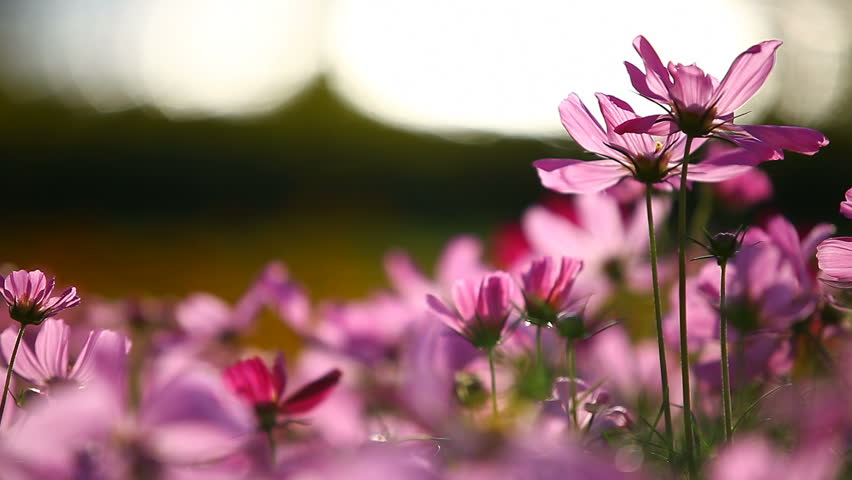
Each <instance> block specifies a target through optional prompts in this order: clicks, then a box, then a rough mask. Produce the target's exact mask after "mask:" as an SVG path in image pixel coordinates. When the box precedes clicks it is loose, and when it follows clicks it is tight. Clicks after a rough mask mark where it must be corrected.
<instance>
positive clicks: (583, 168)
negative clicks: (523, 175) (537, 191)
mask: <svg viewBox="0 0 852 480" xmlns="http://www.w3.org/2000/svg"><path fill="white" fill-rule="evenodd" d="M533 166H535V167H536V169H537V170H538V177H539V178H540V179H541V184H542V185H544V187H545V188H549V189H551V190H554V191H557V192H559V193H597V192H600V191H602V190H605V189H607V188H609V187H611V186H613V185H615V184H616V183H618V182H619V181H620V180H621V179H622V178H624V177H628V176H630V175H631V174H630V172H629V171H628V170H627V169H626V168H625V167H623V166H622V165H620V164H619V163H618V162H616V161H614V160H598V161H583V160H561V159H555V158H549V159H543V160H536V161H535V162H533Z"/></svg>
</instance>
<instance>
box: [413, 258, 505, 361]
mask: <svg viewBox="0 0 852 480" xmlns="http://www.w3.org/2000/svg"><path fill="white" fill-rule="evenodd" d="M515 288H516V287H515V284H514V282H513V281H512V277H511V276H509V274H508V273H506V272H501V271H497V272H494V273H490V274H488V275H486V276H485V277H484V278H483V279H482V280H481V281H480V282H475V281H473V280H470V279H460V280H458V281H456V283H455V285H453V291H452V298H453V304H454V305H455V308H454V309H453V308H449V307H447V306H446V305H445V304H444V303H443V302H442V301H441V300H438V298H437V297H435V296H434V295H428V296H427V302H428V303H429V306H430V307H431V309H432V311H434V312H435V313H436V314H438V316H439V317H440V318H441V320H443V321H444V323H445V324H447V326H449V327H450V328H452V329H453V330H455V331H456V332H458V333H460V334H461V335H462V336H463V337H465V338H467V339H468V340H469V341H470V342H471V343H472V344H473V345H474V346H476V347H477V348H480V349H483V350H488V349H491V348H494V347H495V346H496V345H497V344H498V343H499V342H500V340H501V339H502V338H503V336H504V334H505V333H506V327H507V324H508V319H509V316H510V315H511V313H512V309H513V308H514V306H513V304H512V303H513V296H515V295H514V294H515V293H516V290H515Z"/></svg>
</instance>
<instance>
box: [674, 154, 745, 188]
mask: <svg viewBox="0 0 852 480" xmlns="http://www.w3.org/2000/svg"><path fill="white" fill-rule="evenodd" d="M757 163H759V162H758V159H757V158H756V157H755V156H754V154H753V153H752V152H749V151H747V150H745V149H741V148H740V149H736V150H730V151H727V152H725V153H722V154H720V155H716V156H714V157H712V158H710V159H707V160H704V161H703V162H701V163H699V164H696V165H690V166H689V170H688V171H687V172H686V176H687V179H688V180H690V181H694V182H721V181H723V180H728V179H730V178H734V177H738V176H740V175H742V174H744V173H746V172H748V171H749V170H751V169H752V168H753V167H754V165H756V164H757Z"/></svg>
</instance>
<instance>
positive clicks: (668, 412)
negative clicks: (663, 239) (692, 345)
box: [645, 185, 674, 455]
mask: <svg viewBox="0 0 852 480" xmlns="http://www.w3.org/2000/svg"><path fill="white" fill-rule="evenodd" d="M645 206H646V207H647V210H648V240H649V243H650V248H651V278H652V280H653V283H654V315H655V317H654V319H655V320H656V326H657V346H658V347H659V351H660V381H661V382H662V386H663V405H662V406H663V416H664V419H665V425H666V444H667V446H668V448H669V455H671V454H672V453H673V452H674V445H673V444H672V439H673V434H672V407H671V404H670V403H669V372H668V364H667V362H666V346H665V343H664V341H663V309H662V308H663V307H662V302H661V301H660V278H659V273H658V272H657V234H656V231H655V227H654V210H653V208H651V185H646V186H645Z"/></svg>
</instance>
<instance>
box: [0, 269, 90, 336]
mask: <svg viewBox="0 0 852 480" xmlns="http://www.w3.org/2000/svg"><path fill="white" fill-rule="evenodd" d="M0 281H2V283H3V287H2V289H0V293H2V294H3V299H4V300H6V303H7V304H8V305H9V316H11V317H12V318H13V319H15V320H16V321H18V322H20V323H23V324H25V325H38V324H39V323H41V322H43V321H44V319H46V318H48V317H52V316H54V315H56V314H57V313H59V312H60V311H62V310H65V309H66V308H71V307H74V306H76V305H79V304H80V297H78V296H77V289H76V288H74V287H69V288H68V289H67V290H65V291H64V292H62V294H61V295H59V296H58V297H51V296H50V295H51V294H52V293H53V286H54V284H55V282H56V279H54V278H52V279H50V280H48V279H47V277H46V276H45V275H44V273H42V272H41V270H33V271H32V272H28V271H26V270H17V271H14V272H12V273H10V274H9V275H8V276H7V277H5V278H3V276H2V275H0Z"/></svg>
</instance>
